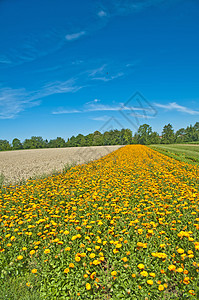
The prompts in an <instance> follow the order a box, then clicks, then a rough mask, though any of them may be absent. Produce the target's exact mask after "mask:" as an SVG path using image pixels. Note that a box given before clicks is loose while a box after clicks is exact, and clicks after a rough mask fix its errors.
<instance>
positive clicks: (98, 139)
mask: <svg viewBox="0 0 199 300" xmlns="http://www.w3.org/2000/svg"><path fill="white" fill-rule="evenodd" d="M103 144H104V139H103V134H102V133H101V132H99V131H95V132H94V133H93V146H102V145H103Z"/></svg>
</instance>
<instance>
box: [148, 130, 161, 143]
mask: <svg viewBox="0 0 199 300" xmlns="http://www.w3.org/2000/svg"><path fill="white" fill-rule="evenodd" d="M150 144H160V137H159V134H158V133H157V132H155V131H153V132H152V133H151V135H150Z"/></svg>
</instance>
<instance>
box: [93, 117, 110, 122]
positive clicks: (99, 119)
mask: <svg viewBox="0 0 199 300" xmlns="http://www.w3.org/2000/svg"><path fill="white" fill-rule="evenodd" d="M90 119H91V120H93V121H108V120H109V119H110V117H108V116H101V117H91V118H90Z"/></svg>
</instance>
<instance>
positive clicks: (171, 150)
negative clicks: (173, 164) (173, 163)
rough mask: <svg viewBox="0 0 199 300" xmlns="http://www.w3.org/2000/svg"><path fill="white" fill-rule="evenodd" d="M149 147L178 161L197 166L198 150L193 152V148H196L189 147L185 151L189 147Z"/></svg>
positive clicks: (198, 160) (198, 161)
mask: <svg viewBox="0 0 199 300" xmlns="http://www.w3.org/2000/svg"><path fill="white" fill-rule="evenodd" d="M175 146H176V147H175ZM149 147H150V148H151V149H153V150H156V151H158V152H160V153H162V154H165V155H167V156H169V157H171V158H174V159H176V160H178V161H181V162H185V163H190V164H193V165H198V164H199V153H198V151H199V149H196V151H195V148H198V147H197V146H196V147H193V146H190V148H191V150H189V149H187V148H188V147H189V146H187V145H186V146H185V147H183V146H181V147H180V148H179V146H178V147H177V145H150V146H149ZM193 148H194V149H193ZM192 150H193V151H192Z"/></svg>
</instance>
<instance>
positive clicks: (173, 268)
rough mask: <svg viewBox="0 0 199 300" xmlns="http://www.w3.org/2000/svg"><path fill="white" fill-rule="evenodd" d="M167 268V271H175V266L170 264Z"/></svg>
mask: <svg viewBox="0 0 199 300" xmlns="http://www.w3.org/2000/svg"><path fill="white" fill-rule="evenodd" d="M168 269H169V271H175V269H176V266H174V265H170V266H168Z"/></svg>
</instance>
